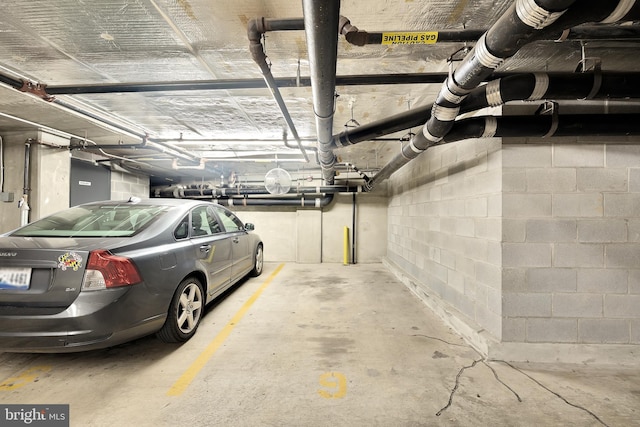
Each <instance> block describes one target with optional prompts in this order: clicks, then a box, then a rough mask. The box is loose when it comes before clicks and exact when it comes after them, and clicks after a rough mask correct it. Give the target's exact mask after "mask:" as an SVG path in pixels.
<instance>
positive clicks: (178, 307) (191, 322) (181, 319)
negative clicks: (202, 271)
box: [157, 277, 205, 343]
mask: <svg viewBox="0 0 640 427" xmlns="http://www.w3.org/2000/svg"><path fill="white" fill-rule="evenodd" d="M204 305H205V299H204V290H203V288H202V284H201V283H200V281H199V280H197V279H196V278H193V277H190V278H187V279H185V280H183V281H182V282H180V284H179V285H178V288H177V289H176V292H175V294H174V295H173V299H172V300H171V305H170V306H169V312H168V314H167V319H166V320H165V322H164V325H163V326H162V329H160V331H158V333H157V336H158V338H160V339H161V340H162V341H164V342H170V343H175V342H184V341H187V340H188V339H189V338H191V337H192V336H193V334H195V333H196V329H198V325H199V324H200V320H201V319H202V315H203V314H204Z"/></svg>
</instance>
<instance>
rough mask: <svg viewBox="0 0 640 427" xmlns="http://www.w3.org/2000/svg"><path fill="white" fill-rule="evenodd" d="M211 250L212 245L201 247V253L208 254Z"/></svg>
mask: <svg viewBox="0 0 640 427" xmlns="http://www.w3.org/2000/svg"><path fill="white" fill-rule="evenodd" d="M210 250H211V245H202V246H200V252H204V253H208V252H209V251H210Z"/></svg>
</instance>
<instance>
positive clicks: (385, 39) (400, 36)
mask: <svg viewBox="0 0 640 427" xmlns="http://www.w3.org/2000/svg"><path fill="white" fill-rule="evenodd" d="M437 41H438V32H437V31H427V32H409V33H403V32H390V33H382V44H434V43H436V42H437Z"/></svg>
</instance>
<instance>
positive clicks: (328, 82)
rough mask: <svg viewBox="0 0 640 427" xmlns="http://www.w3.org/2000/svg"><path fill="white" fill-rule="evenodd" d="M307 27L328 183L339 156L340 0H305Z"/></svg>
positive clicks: (320, 150) (321, 157)
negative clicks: (336, 127)
mask: <svg viewBox="0 0 640 427" xmlns="http://www.w3.org/2000/svg"><path fill="white" fill-rule="evenodd" d="M302 10H303V12H304V28H305V34H306V36H307V49H308V51H309V66H310V68H311V89H312V92H313V110H314V113H315V116H316V131H317V136H318V158H319V160H320V167H321V168H322V175H323V178H324V180H325V182H326V183H327V185H332V184H333V181H334V178H335V169H334V166H335V163H336V156H335V154H333V151H332V149H331V145H332V139H333V136H332V135H333V114H334V108H335V91H336V60H337V57H338V22H339V18H340V1H339V0H330V1H322V2H320V1H314V0H303V2H302Z"/></svg>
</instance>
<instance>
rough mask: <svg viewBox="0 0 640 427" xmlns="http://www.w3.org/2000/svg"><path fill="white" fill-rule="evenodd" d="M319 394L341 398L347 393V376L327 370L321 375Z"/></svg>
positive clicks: (326, 397)
mask: <svg viewBox="0 0 640 427" xmlns="http://www.w3.org/2000/svg"><path fill="white" fill-rule="evenodd" d="M319 381H320V385H321V386H322V387H324V389H322V390H318V394H319V395H320V396H322V397H324V398H325V399H341V398H343V397H344V396H345V395H346V394H347V377H345V376H344V375H343V374H341V373H340V372H325V373H324V374H322V375H320V380H319Z"/></svg>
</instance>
